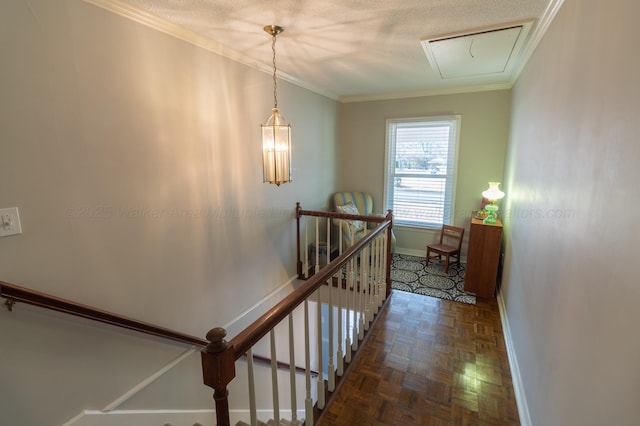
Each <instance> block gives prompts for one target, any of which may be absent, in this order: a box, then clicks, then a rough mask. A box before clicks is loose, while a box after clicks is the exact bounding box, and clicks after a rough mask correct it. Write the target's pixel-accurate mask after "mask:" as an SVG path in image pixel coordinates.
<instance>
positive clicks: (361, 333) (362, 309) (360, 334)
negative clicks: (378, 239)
mask: <svg viewBox="0 0 640 426" xmlns="http://www.w3.org/2000/svg"><path fill="white" fill-rule="evenodd" d="M366 269H367V248H366V247H365V248H363V249H362V251H361V252H360V327H359V328H358V340H362V339H363V338H364V325H365V323H366V315H365V313H366V308H367V305H366V301H367V299H366V289H367V281H366V275H365V273H366Z"/></svg>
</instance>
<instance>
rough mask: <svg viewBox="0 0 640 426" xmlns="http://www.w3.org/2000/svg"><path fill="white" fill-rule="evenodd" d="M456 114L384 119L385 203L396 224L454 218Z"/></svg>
mask: <svg viewBox="0 0 640 426" xmlns="http://www.w3.org/2000/svg"><path fill="white" fill-rule="evenodd" d="M459 121H460V117H459V116H452V117H437V118H411V119H393V120H388V121H387V160H386V170H385V172H386V173H385V174H386V178H385V202H386V208H387V209H392V210H393V215H394V222H395V223H396V224H400V225H402V224H404V225H413V226H423V227H439V226H441V225H442V224H445V223H446V224H450V223H452V221H453V202H454V194H455V176H456V165H457V147H458V127H459Z"/></svg>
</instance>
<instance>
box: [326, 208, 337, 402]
mask: <svg viewBox="0 0 640 426" xmlns="http://www.w3.org/2000/svg"><path fill="white" fill-rule="evenodd" d="M330 259H331V218H327V264H329V263H330ZM327 286H328V288H329V291H328V294H329V296H328V297H329V301H328V302H329V303H328V309H329V318H327V321H328V322H329V336H328V337H329V339H328V340H329V363H328V365H327V375H328V389H329V392H333V391H334V390H335V388H336V376H335V365H334V363H333V298H332V296H333V277H329V279H328V280H327Z"/></svg>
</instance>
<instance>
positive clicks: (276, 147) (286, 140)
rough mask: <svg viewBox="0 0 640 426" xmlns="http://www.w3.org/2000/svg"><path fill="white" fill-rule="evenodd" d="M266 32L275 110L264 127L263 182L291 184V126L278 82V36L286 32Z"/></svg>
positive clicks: (274, 28) (271, 29) (269, 27)
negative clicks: (284, 113) (281, 107)
mask: <svg viewBox="0 0 640 426" xmlns="http://www.w3.org/2000/svg"><path fill="white" fill-rule="evenodd" d="M264 30H265V31H266V32H267V33H268V34H271V50H272V51H273V109H272V110H271V116H270V117H269V118H268V119H267V121H266V123H265V124H261V125H260V127H262V167H263V181H264V182H269V183H275V184H276V185H278V186H280V184H281V183H287V182H291V125H290V124H287V122H286V121H285V119H284V117H283V116H282V114H280V110H279V109H278V91H277V89H278V83H277V80H276V36H277V35H278V34H280V33H281V32H283V31H284V28H282V27H279V26H277V25H267V26H265V27H264Z"/></svg>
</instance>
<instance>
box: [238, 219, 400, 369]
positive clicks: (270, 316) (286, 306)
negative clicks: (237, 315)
mask: <svg viewBox="0 0 640 426" xmlns="http://www.w3.org/2000/svg"><path fill="white" fill-rule="evenodd" d="M348 217H350V218H353V217H354V216H348ZM381 219H382V222H381V223H382V226H378V227H377V228H375V229H374V230H372V231H371V233H369V234H367V235H366V236H364V237H362V239H360V240H359V241H358V242H357V243H356V244H354V245H353V246H351V247H349V248H348V249H347V250H346V251H345V252H344V253H342V254H341V255H340V256H338V257H337V258H336V259H334V260H333V261H332V262H331V263H330V264H329V265H327V266H326V267H324V268H322V269H321V270H320V271H319V272H318V273H316V274H315V275H313V276H312V277H311V278H309V279H308V280H307V281H305V283H304V284H303V285H301V286H300V287H298V288H297V289H296V290H294V291H293V292H292V293H291V294H289V295H288V296H287V297H285V298H284V299H283V300H282V301H280V303H278V304H277V305H275V306H274V307H273V308H272V309H271V310H270V311H269V312H267V313H266V314H264V315H263V316H262V317H260V318H258V319H257V320H256V321H254V322H253V323H252V324H251V325H250V326H248V327H247V328H245V329H244V330H243V331H241V332H240V333H239V334H238V335H236V336H235V337H234V338H233V339H231V341H230V342H229V346H230V347H232V348H233V350H234V356H235V359H238V358H240V357H241V356H242V355H243V354H244V353H245V352H247V351H248V350H249V349H250V348H251V347H252V346H253V345H255V344H256V343H258V342H259V341H260V339H262V338H263V337H264V336H265V335H266V334H267V333H268V332H269V331H270V330H271V329H273V328H274V327H275V326H276V325H278V324H279V323H280V321H282V320H283V319H285V318H286V317H287V315H289V314H290V313H291V312H293V310H294V309H295V308H297V307H298V305H300V304H301V303H302V302H304V300H305V299H307V298H308V297H309V296H311V295H312V294H313V292H315V291H316V290H317V289H318V288H319V287H320V286H322V285H324V283H325V282H326V281H327V280H328V279H329V278H331V277H332V276H333V275H335V274H336V273H337V272H338V271H339V270H340V269H342V267H343V266H344V265H345V264H346V263H347V262H348V261H349V260H351V258H352V257H353V256H355V254H356V253H357V252H358V251H360V250H361V249H362V248H363V247H365V246H366V245H368V244H369V243H370V242H371V241H373V240H374V239H375V238H377V237H378V236H379V235H380V234H381V233H382V232H385V231H386V230H387V228H388V227H390V226H391V220H389V219H387V218H384V217H383V218H381Z"/></svg>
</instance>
